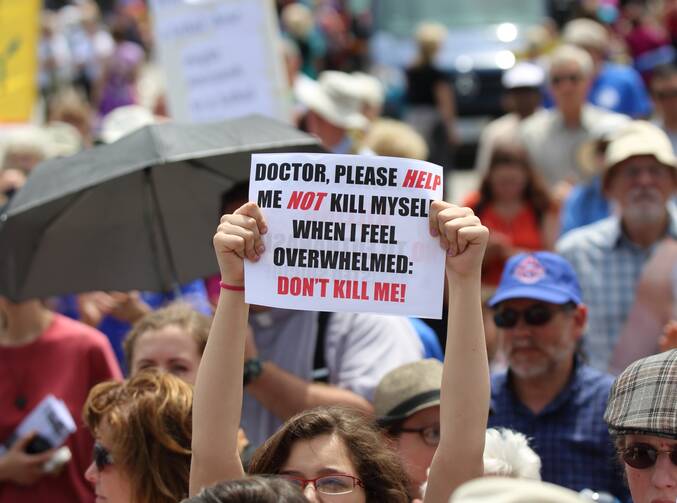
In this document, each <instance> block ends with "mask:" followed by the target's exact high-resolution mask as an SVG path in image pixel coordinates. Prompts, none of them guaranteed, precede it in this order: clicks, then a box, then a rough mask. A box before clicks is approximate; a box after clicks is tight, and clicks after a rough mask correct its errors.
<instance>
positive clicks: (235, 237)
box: [190, 203, 267, 495]
mask: <svg viewBox="0 0 677 503" xmlns="http://www.w3.org/2000/svg"><path fill="white" fill-rule="evenodd" d="M266 231H267V228H266V224H265V221H264V219H263V214H262V213H261V210H260V209H259V207H258V206H256V204H254V203H247V204H245V205H243V206H241V207H240V208H238V209H237V210H236V211H235V213H233V214H232V215H224V216H223V217H221V223H220V225H219V227H218V229H217V231H216V234H215V235H214V251H215V253H216V258H217V260H218V262H219V269H220V270H221V278H222V280H223V282H224V283H226V284H228V285H233V286H242V285H243V284H244V258H245V257H246V258H247V259H249V260H258V258H259V256H260V254H261V253H262V252H263V242H262V240H261V234H265V232H266ZM248 314H249V306H247V305H246V304H245V302H244V291H237V290H230V289H223V290H222V291H221V295H220V297H219V302H218V304H217V306H216V312H215V314H214V321H213V322H212V327H211V330H210V332H209V339H208V341H207V346H206V348H205V351H204V355H203V356H202V361H201V362H200V368H199V370H198V373H197V380H196V383H195V393H194V400H193V457H192V461H191V467H190V494H191V495H194V494H196V493H198V492H199V491H200V489H201V488H203V487H206V486H209V485H212V484H214V483H215V482H218V481H220V480H229V479H237V478H242V477H243V476H244V470H243V468H242V463H241V462H240V457H239V455H238V450H237V436H238V428H239V424H240V414H241V411H242V373H243V362H244V346H245V339H246V337H247V317H248Z"/></svg>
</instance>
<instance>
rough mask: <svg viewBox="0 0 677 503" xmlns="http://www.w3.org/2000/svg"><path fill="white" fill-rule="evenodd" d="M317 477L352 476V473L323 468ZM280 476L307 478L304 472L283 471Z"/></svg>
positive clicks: (338, 469)
mask: <svg viewBox="0 0 677 503" xmlns="http://www.w3.org/2000/svg"><path fill="white" fill-rule="evenodd" d="M316 473H317V475H318V476H319V477H324V476H326V475H350V473H349V472H348V471H346V470H342V469H340V468H335V467H331V466H323V467H322V468H320V469H319V470H317V471H316ZM279 474H280V475H291V476H293V477H301V478H306V477H305V476H304V475H303V472H300V471H298V470H281V471H280V472H279Z"/></svg>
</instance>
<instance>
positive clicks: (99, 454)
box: [92, 442, 113, 471]
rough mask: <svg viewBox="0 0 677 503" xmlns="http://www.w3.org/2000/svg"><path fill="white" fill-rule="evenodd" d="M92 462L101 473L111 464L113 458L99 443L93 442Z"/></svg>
mask: <svg viewBox="0 0 677 503" xmlns="http://www.w3.org/2000/svg"><path fill="white" fill-rule="evenodd" d="M92 460H93V461H94V464H95V465H96V469H97V470H98V471H103V469H104V468H106V467H107V466H109V465H112V464H113V456H112V455H111V453H110V451H109V450H108V449H106V448H105V447H104V446H103V445H101V444H100V443H99V442H94V449H93V450H92Z"/></svg>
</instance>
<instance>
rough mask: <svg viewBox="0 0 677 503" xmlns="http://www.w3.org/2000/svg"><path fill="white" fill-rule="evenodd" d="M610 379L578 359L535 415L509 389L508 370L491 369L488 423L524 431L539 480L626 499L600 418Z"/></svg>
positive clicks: (605, 430)
mask: <svg viewBox="0 0 677 503" xmlns="http://www.w3.org/2000/svg"><path fill="white" fill-rule="evenodd" d="M612 381H613V377H612V376H611V375H610V374H606V373H604V372H600V371H599V370H596V369H593V368H592V367H590V366H588V365H584V364H582V363H577V364H576V366H575V368H574V372H573V375H572V377H571V379H570V381H569V383H568V384H567V386H566V387H565V388H564V389H563V390H562V391H561V392H560V393H559V395H557V397H555V399H554V400H553V401H552V402H550V403H549V404H548V405H547V406H546V407H545V408H544V409H543V410H542V411H541V412H539V413H538V414H534V413H533V412H531V410H529V409H528V408H527V407H526V406H525V405H524V404H523V403H522V402H521V401H520V400H519V398H517V396H516V395H515V393H514V392H513V390H512V386H511V377H510V374H509V373H506V372H500V373H497V374H494V375H493V376H492V378H491V414H490V415H489V427H491V428H498V427H502V428H511V429H513V430H516V431H519V432H521V433H523V434H524V435H526V436H527V438H529V445H530V446H531V447H532V448H533V449H534V451H536V453H537V454H538V455H539V456H540V457H541V462H542V464H543V465H542V470H541V476H542V478H543V480H544V481H546V482H552V483H554V484H559V485H561V486H564V487H568V488H569V489H572V490H574V491H580V490H582V489H586V488H588V489H592V490H594V491H604V492H608V493H611V494H613V495H614V496H616V497H617V498H618V499H620V500H621V501H630V495H629V493H628V490H627V487H626V485H625V482H624V480H623V475H622V472H621V469H620V466H619V464H618V463H617V461H616V452H615V449H614V447H613V444H612V442H611V439H610V437H609V431H608V429H607V425H606V423H605V422H604V420H603V419H602V416H603V414H604V409H605V407H606V402H607V398H608V396H609V389H610V388H611V383H612Z"/></svg>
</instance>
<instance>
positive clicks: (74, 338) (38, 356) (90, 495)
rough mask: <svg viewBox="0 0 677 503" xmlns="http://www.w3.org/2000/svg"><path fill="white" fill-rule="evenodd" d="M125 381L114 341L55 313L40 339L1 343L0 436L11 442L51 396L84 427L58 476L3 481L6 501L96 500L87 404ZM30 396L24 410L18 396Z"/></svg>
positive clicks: (1, 499)
mask: <svg viewBox="0 0 677 503" xmlns="http://www.w3.org/2000/svg"><path fill="white" fill-rule="evenodd" d="M109 379H122V374H121V372H120V368H119V367H118V364H117V361H116V360H115V356H114V354H113V350H112V349H111V347H110V344H109V342H108V339H106V337H105V336H104V335H103V334H102V333H100V332H99V331H98V330H95V329H93V328H91V327H89V326H87V325H85V324H83V323H80V322H78V321H75V320H71V319H70V318H67V317H65V316H62V315H60V314H56V313H55V314H54V318H53V320H52V323H51V324H50V326H49V327H48V328H47V330H46V331H45V332H44V333H43V334H42V335H41V336H40V337H39V338H38V339H37V340H35V341H34V342H32V343H30V344H26V345H24V346H18V347H5V346H0V411H2V412H1V413H0V440H2V441H4V440H6V439H7V438H8V437H9V436H10V435H11V434H12V433H13V432H14V429H15V428H16V427H17V426H18V425H19V423H20V422H21V421H22V420H23V418H24V417H25V416H27V415H28V413H29V412H30V411H31V410H32V409H33V408H34V407H35V406H36V405H38V403H39V402H40V401H41V400H42V399H43V398H44V397H45V396H46V395H48V394H50V393H51V394H52V395H54V396H56V397H57V398H60V399H61V400H63V401H64V402H65V403H66V405H67V406H68V409H69V410H70V413H71V415H72V416H73V419H74V420H75V422H76V424H77V427H78V430H77V431H76V432H75V433H74V434H73V435H71V436H70V437H69V438H68V440H67V441H66V444H65V445H67V446H68V447H69V448H70V450H71V452H72V454H73V459H71V461H70V462H69V463H68V464H67V465H66V466H64V468H63V470H62V471H61V473H60V474H59V475H57V476H50V475H46V476H44V477H42V478H41V479H40V480H39V481H38V482H37V483H35V484H33V485H32V486H28V487H24V486H19V485H16V484H14V483H10V482H4V481H0V503H19V502H21V503H32V502H35V503H38V502H40V503H43V502H49V503H80V502H82V503H85V502H86V503H91V502H93V501H94V492H93V490H92V487H91V484H90V483H89V482H87V481H86V480H85V478H84V473H85V470H86V469H87V467H88V466H89V464H90V463H91V460H92V459H91V458H92V444H93V439H92V436H91V435H90V433H89V431H88V430H87V428H86V427H85V426H84V424H83V421H82V407H83V405H84V403H85V400H86V399H87V395H88V393H89V390H90V389H91V388H92V387H93V386H94V385H95V384H97V383H99V382H101V381H106V380H109ZM19 395H22V396H24V397H25V398H26V400H27V403H26V406H25V407H24V408H23V409H22V410H19V409H18V408H17V406H16V405H15V400H16V397H17V396H19Z"/></svg>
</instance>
